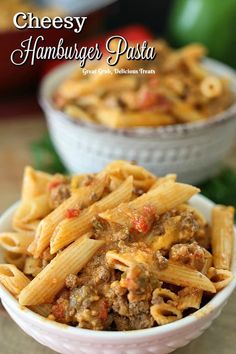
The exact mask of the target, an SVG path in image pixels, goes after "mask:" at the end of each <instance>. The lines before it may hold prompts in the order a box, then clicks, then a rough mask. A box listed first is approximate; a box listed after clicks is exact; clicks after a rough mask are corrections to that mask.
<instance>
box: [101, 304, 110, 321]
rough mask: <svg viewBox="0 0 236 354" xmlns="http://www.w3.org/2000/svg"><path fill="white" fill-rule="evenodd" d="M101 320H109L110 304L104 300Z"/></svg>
mask: <svg viewBox="0 0 236 354" xmlns="http://www.w3.org/2000/svg"><path fill="white" fill-rule="evenodd" d="M99 318H100V319H101V320H102V321H106V320H107V318H108V302H107V301H106V300H103V301H102V302H101V304H100V311H99Z"/></svg>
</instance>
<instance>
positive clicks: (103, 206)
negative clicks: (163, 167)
mask: <svg viewBox="0 0 236 354" xmlns="http://www.w3.org/2000/svg"><path fill="white" fill-rule="evenodd" d="M132 192H133V177H131V176H130V177H129V178H127V180H126V181H125V182H123V183H122V185H121V186H120V187H119V188H117V189H116V190H115V191H114V192H112V193H110V194H109V195H107V196H106V197H104V198H102V199H101V200H100V201H98V202H96V203H94V204H93V205H92V206H90V207H89V208H87V209H85V210H83V211H82V212H81V214H80V215H79V216H78V217H75V218H71V219H65V220H63V221H61V222H60V223H59V225H58V226H57V227H56V229H55V231H54V233H53V235H52V238H51V241H50V252H51V253H52V254H54V253H56V252H57V251H58V250H60V249H61V248H63V247H65V246H67V245H68V244H70V243H71V242H73V241H75V240H76V239H77V238H79V237H81V236H82V235H83V234H84V233H86V232H88V231H90V230H91V229H92V219H93V218H94V217H95V216H96V215H98V214H99V213H100V212H102V211H105V210H107V209H110V208H114V207H115V206H117V205H119V204H120V203H122V202H126V201H129V200H130V199H131V196H132Z"/></svg>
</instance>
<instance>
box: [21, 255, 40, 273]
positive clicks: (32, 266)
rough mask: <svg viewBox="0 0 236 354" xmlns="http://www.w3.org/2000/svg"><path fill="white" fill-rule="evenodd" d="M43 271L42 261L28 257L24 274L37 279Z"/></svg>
mask: <svg viewBox="0 0 236 354" xmlns="http://www.w3.org/2000/svg"><path fill="white" fill-rule="evenodd" d="M41 270H42V260H41V259H35V258H33V257H27V258H26V260H25V264H24V273H25V274H27V275H32V276H33V277H36V275H38V274H39V273H40V272H41Z"/></svg>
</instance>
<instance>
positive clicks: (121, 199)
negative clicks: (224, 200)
mask: <svg viewBox="0 0 236 354" xmlns="http://www.w3.org/2000/svg"><path fill="white" fill-rule="evenodd" d="M195 49H196V48H195ZM195 49H194V48H192V49H191V50H190V52H189V53H188V56H190V57H191V56H195V55H196V56H197V55H199V53H197V49H196V52H195ZM161 50H164V48H162V49H161ZM177 54H178V55H177V56H173V57H172V60H173V61H172V63H171V62H170V63H169V65H170V66H171V65H173V66H175V65H179V64H178V62H179V60H180V58H181V56H182V55H183V53H181V52H178V53H177ZM191 70H193V71H196V69H195V68H191ZM200 74H201V73H196V75H200ZM168 75H169V74H167V76H168ZM168 81H169V85H170V86H171V85H173V87H172V89H173V90H174V89H175V90H176V92H177V91H178V80H177V81H175V80H174V81H173V80H171V79H170V78H168ZM78 99H79V98H78ZM129 99H130V98H128V100H129ZM88 100H90V98H88ZM73 104H74V103H73ZM85 104H86V103H85ZM48 181H50V182H48ZM27 183H29V191H27ZM48 183H49V184H48ZM23 184H24V186H23V187H24V188H23V193H22V194H23V195H24V198H23V199H22V201H21V204H20V207H19V208H18V209H17V212H16V213H15V216H14V220H13V230H14V231H9V232H8V231H6V232H1V233H0V248H1V249H2V251H3V255H4V258H5V261H6V263H8V264H2V265H0V283H1V284H2V285H3V286H5V288H6V289H7V290H8V291H10V292H11V294H13V295H14V296H15V297H16V298H17V300H18V301H19V304H20V305H21V306H28V307H29V309H30V310H32V311H34V312H35V313H37V314H39V315H40V316H43V317H44V318H48V319H50V320H53V321H57V322H60V323H64V324H68V325H71V324H73V326H77V327H80V328H87V329H93V330H110V329H111V328H112V329H114V330H134V329H143V328H151V327H153V326H160V325H165V324H168V323H171V322H174V321H176V320H179V319H181V318H182V317H185V316H188V315H189V314H191V313H193V312H195V311H197V310H198V309H200V308H201V307H202V306H204V305H205V302H206V301H209V300H210V299H211V297H213V295H214V294H215V293H217V292H218V291H220V290H221V289H223V288H225V287H226V286H228V284H229V283H230V282H231V280H232V278H233V274H232V272H231V271H230V270H229V269H230V266H231V264H230V261H231V257H232V247H233V240H232V239H233V208H232V207H223V206H216V207H215V208H214V209H213V213H212V225H208V220H206V218H205V216H204V215H202V214H201V212H200V211H199V210H198V209H197V208H195V207H193V206H192V205H195V200H192V201H191V200H189V199H190V198H191V197H192V196H193V195H194V194H195V193H197V192H198V191H199V189H198V188H195V187H193V186H191V185H187V184H183V183H178V182H176V175H173V174H171V175H167V176H164V177H155V176H153V175H152V174H151V173H150V172H148V171H146V170H145V169H144V168H142V167H139V166H137V165H135V164H133V163H129V162H126V161H114V162H112V163H110V164H108V165H107V166H106V168H105V169H104V170H103V171H101V172H99V173H94V174H86V173H84V174H80V175H77V176H74V177H71V178H67V177H63V176H59V175H58V176H51V175H47V174H44V173H42V174H41V173H40V172H39V171H35V170H33V169H31V168H27V169H26V171H25V178H24V183H23ZM39 201H40V202H39ZM188 201H189V203H188ZM196 201H197V199H196ZM40 203H41V204H40ZM49 203H50V205H51V207H50V209H48V210H46V209H43V208H44V207H45V206H46V205H47V204H49ZM40 205H41V206H40ZM43 210H44V211H43ZM44 213H46V215H44ZM43 215H44V216H43ZM34 218H35V219H34ZM210 243H211V244H210ZM219 267H220V268H219ZM224 268H225V269H224ZM226 268H227V269H226ZM111 326H112V327H111Z"/></svg>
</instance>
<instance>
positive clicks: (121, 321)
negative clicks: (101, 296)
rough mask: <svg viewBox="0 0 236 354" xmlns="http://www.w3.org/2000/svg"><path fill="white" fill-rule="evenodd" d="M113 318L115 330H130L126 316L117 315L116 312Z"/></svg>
mask: <svg viewBox="0 0 236 354" xmlns="http://www.w3.org/2000/svg"><path fill="white" fill-rule="evenodd" d="M113 320H114V323H115V329H116V330H117V331H128V330H130V321H129V318H128V317H124V316H119V315H118V314H114V315H113Z"/></svg>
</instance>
